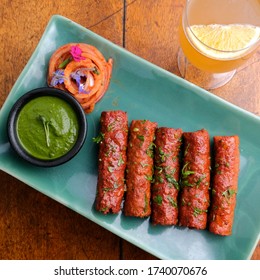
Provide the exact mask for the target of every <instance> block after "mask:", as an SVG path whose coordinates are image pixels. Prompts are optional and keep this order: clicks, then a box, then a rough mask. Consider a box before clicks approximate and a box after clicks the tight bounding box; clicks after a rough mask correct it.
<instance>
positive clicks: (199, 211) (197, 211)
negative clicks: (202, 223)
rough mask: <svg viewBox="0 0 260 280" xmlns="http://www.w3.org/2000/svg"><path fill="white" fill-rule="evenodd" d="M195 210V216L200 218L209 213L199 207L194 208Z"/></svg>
mask: <svg viewBox="0 0 260 280" xmlns="http://www.w3.org/2000/svg"><path fill="white" fill-rule="evenodd" d="M193 210H194V211H193V215H194V216H195V217H198V215H201V214H202V213H205V212H208V210H203V209H200V208H198V207H194V208H193Z"/></svg>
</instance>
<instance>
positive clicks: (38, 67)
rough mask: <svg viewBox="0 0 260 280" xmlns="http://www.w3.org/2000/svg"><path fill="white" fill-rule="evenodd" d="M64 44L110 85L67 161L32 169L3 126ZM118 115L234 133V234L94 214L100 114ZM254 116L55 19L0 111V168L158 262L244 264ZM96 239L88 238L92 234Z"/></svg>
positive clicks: (259, 169) (255, 235)
mask: <svg viewBox="0 0 260 280" xmlns="http://www.w3.org/2000/svg"><path fill="white" fill-rule="evenodd" d="M69 42H85V43H88V44H91V45H94V46H96V47H97V48H98V49H99V50H100V51H101V52H102V53H103V54H104V56H105V57H106V58H109V57H112V58H113V60H114V67H113V74H112V79H111V84H110V87H109V89H108V91H107V93H106V95H105V96H104V98H103V99H102V100H101V101H100V102H99V103H98V104H97V105H96V108H95V111H94V112H93V113H91V114H90V115H87V116H86V118H87V120H88V124H89V130H88V135H87V139H86V142H85V144H84V146H83V148H82V150H81V151H80V152H79V153H78V155H77V156H76V157H75V158H73V159H72V160H71V161H70V162H68V163H66V164H64V165H62V166H58V167H54V168H50V169H45V168H40V167H35V166H32V165H30V164H28V163H26V162H24V161H23V160H22V159H20V158H18V157H17V156H16V154H15V153H14V152H13V151H12V149H11V148H10V145H9V142H8V138H7V134H6V122H7V117H8V113H9V111H10V109H11V107H12V105H13V104H14V103H15V101H16V100H17V99H18V98H19V97H20V96H21V95H23V94H24V93H25V92H27V91H29V90H31V89H34V88H37V87H41V86H45V85H46V71H47V67H48V61H49V58H50V56H51V54H52V53H53V52H54V50H56V49H57V48H58V47H59V46H61V45H63V44H66V43H69ZM106 110H124V111H127V112H128V116H129V123H130V121H131V120H133V119H149V120H151V121H156V122H158V125H159V126H169V127H175V128H177V127H180V128H182V129H183V130H184V131H195V130H198V129H201V128H205V129H207V130H208V131H209V133H210V136H211V138H212V137H213V136H214V135H232V134H237V135H239V137H240V141H241V145H240V151H241V158H240V160H241V170H240V177H239V192H238V195H237V207H236V211H235V221H234V226H233V234H232V236H229V237H221V236H217V235H214V234H212V233H210V232H208V231H207V230H203V231H199V230H192V229H188V228H180V227H177V226H176V227H174V226H173V227H163V226H153V225H151V222H150V220H149V219H139V218H131V217H125V216H124V215H123V214H122V213H120V214H117V215H106V216H104V215H102V214H100V213H97V212H96V211H95V209H94V206H93V204H94V200H95V194H96V183H97V152H98V147H97V145H96V144H95V143H93V141H92V138H93V137H95V136H96V135H97V134H98V129H99V117H100V114H101V112H102V111H106ZM259 139H260V118H259V117H257V116H255V115H253V114H250V113H248V112H246V111H244V110H242V109H240V108H238V107H236V106H234V105H232V104H230V103H228V102H225V101H224V100H222V99H220V98H218V97H216V96H214V95H213V94H211V93H209V92H207V91H205V90H203V89H201V88H199V87H197V86H195V85H193V84H190V83H188V82H186V81H185V80H183V79H181V78H179V77H177V76H175V75H173V74H171V73H169V72H167V71H165V70H163V69H161V68H159V67H157V66H155V65H153V64H151V63H149V62H147V61H145V60H143V59H141V58H139V57H137V56H135V55H133V54H131V53H130V52H128V51H126V50H125V49H123V48H121V47H119V46H117V45H115V44H113V43H111V42H109V41H108V40H106V39H104V38H102V37H100V36H98V35H97V34H94V33H93V32H91V31H89V30H87V29H85V28H84V27H82V26H80V25H78V24H76V23H74V22H72V21H71V20H69V19H66V18H64V17H61V16H58V15H56V16H53V17H52V18H51V20H50V22H49V23H48V25H47V27H46V30H45V32H44V34H43V36H42V38H41V40H40V42H39V44H38V46H37V48H36V49H35V51H34V53H33V55H32V56H31V58H30V60H29V62H28V64H27V65H26V67H25V68H24V70H23V71H22V73H21V75H20V76H19V78H18V80H17V81H16V83H15V85H14V86H13V88H12V90H11V92H10V94H9V95H8V98H7V99H6V102H5V103H4V105H3V107H2V109H1V111H0V169H2V170H3V171H5V172H7V173H9V174H10V175H12V176H14V177H16V178H17V179H19V180H21V181H22V182H24V183H26V184H28V185H29V186H31V187H33V188H34V189H36V190H38V191H40V192H42V193H43V194H45V195H47V196H49V197H51V198H53V199H55V200H56V201H58V202H60V203H62V204H63V205H65V206H67V207H69V208H71V209H73V210H74V211H76V212H78V213H80V214H82V215H83V216H85V217H86V218H88V219H90V220H91V221H93V222H95V223H97V224H99V225H100V226H102V227H104V228H106V229H107V230H109V231H111V232H113V233H114V234H116V235H118V236H120V237H122V238H124V239H125V240H127V241H129V242H131V243H133V244H135V245H136V246H139V247H140V248H142V249H143V250H146V251H148V252H149V253H151V254H153V255H155V256H156V257H158V258H161V259H179V260H184V259H198V260H202V259H209V260H210V259H222V260H223V259H249V258H250V257H251V255H252V253H253V251H254V248H255V246H256V244H257V242H258V240H259V232H260V148H259ZM93 234H95V233H93Z"/></svg>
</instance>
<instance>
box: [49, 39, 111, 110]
mask: <svg viewBox="0 0 260 280" xmlns="http://www.w3.org/2000/svg"><path fill="white" fill-rule="evenodd" d="M72 47H77V48H79V49H80V51H81V54H80V59H77V60H76V59H75V60H74V59H73V55H72V54H71V48H72ZM112 68H113V60H112V58H109V59H108V61H106V59H105V58H104V56H103V54H102V53H101V52H100V51H99V50H98V49H97V48H96V47H94V46H91V45H88V44H84V43H70V44H66V45H64V46H61V47H60V48H58V49H57V50H56V51H55V52H54V53H53V54H52V56H51V58H50V61H49V70H48V78H47V82H48V85H49V86H52V87H55V88H59V89H62V90H66V91H68V92H69V93H70V94H71V95H73V96H74V97H75V98H76V99H77V100H78V102H79V103H80V104H81V106H82V108H83V109H84V110H85V112H86V113H87V114H89V113H91V112H92V111H93V110H94V108H95V104H96V103H97V102H98V101H100V99H101V98H102V97H103V96H104V94H105V92H106V91H107V89H108V86H109V83H110V79H111V74H112ZM57 70H58V71H60V70H64V73H63V77H62V79H59V78H60V76H59V77H58V78H57V80H56V81H55V79H54V78H55V73H56V71H57ZM59 73H60V72H59ZM53 79H54V80H53ZM53 81H54V82H53Z"/></svg>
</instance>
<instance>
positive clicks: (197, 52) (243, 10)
mask: <svg viewBox="0 0 260 280" xmlns="http://www.w3.org/2000/svg"><path fill="white" fill-rule="evenodd" d="M194 26H217V27H219V28H220V29H221V28H222V27H223V29H224V30H225V29H226V30H228V29H229V32H231V31H230V30H232V32H233V29H234V28H230V26H232V27H235V28H236V27H237V26H239V27H241V28H244V27H249V28H251V27H252V29H253V30H256V34H255V37H254V40H252V43H251V42H250V44H248V45H246V47H241V48H236V49H235V48H233V47H232V46H231V47H230V42H228V39H229V38H230V36H226V37H224V36H223V38H222V37H221V38H220V39H219V38H217V37H216V41H217V40H219V41H220V42H221V47H219V48H218V47H214V48H213V47H212V46H211V45H209V44H206V43H205V41H203V40H201V38H202V39H203V36H201V37H200V38H198V36H197V33H195V32H194V29H193V27H194ZM259 34H260V0H246V1H245V0H218V1H216V0H187V1H186V6H185V8H184V11H183V16H182V18H181V22H180V28H179V37H180V46H181V50H180V51H179V56H178V66H179V69H180V72H181V74H182V76H183V77H184V78H186V77H187V74H188V73H187V71H188V70H187V69H186V66H187V65H186V64H187V63H190V64H191V65H192V66H195V67H196V68H198V69H200V70H202V71H206V72H208V73H214V78H216V77H217V74H215V73H221V77H222V78H225V77H224V75H223V73H229V76H230V77H229V79H230V78H231V77H232V76H233V74H234V72H235V69H237V68H238V67H239V66H241V65H242V64H244V63H245V62H246V60H247V59H248V58H250V57H251V55H252V54H253V53H254V52H255V51H256V49H257V47H258V46H259V42H260V36H259ZM225 38H226V39H227V42H225V40H226V39H225ZM214 39H215V38H214V37H213V40H212V41H214ZM225 44H226V45H225ZM233 44H234V42H233ZM213 45H214V46H215V45H217V44H214V43H213ZM223 46H224V48H223ZM181 55H183V56H185V58H183V57H181ZM186 59H187V61H186ZM181 64H182V65H181ZM184 68H185V69H184ZM230 71H233V72H230ZM204 74H205V73H204ZM204 74H202V75H204ZM185 76H186V77H185ZM221 85H222V84H221ZM216 87H217V86H216ZM213 88H214V87H213Z"/></svg>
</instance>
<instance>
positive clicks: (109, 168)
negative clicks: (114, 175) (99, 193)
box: [107, 166, 115, 172]
mask: <svg viewBox="0 0 260 280" xmlns="http://www.w3.org/2000/svg"><path fill="white" fill-rule="evenodd" d="M107 169H108V171H109V172H113V171H114V170H115V169H114V167H113V166H108V168H107Z"/></svg>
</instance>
